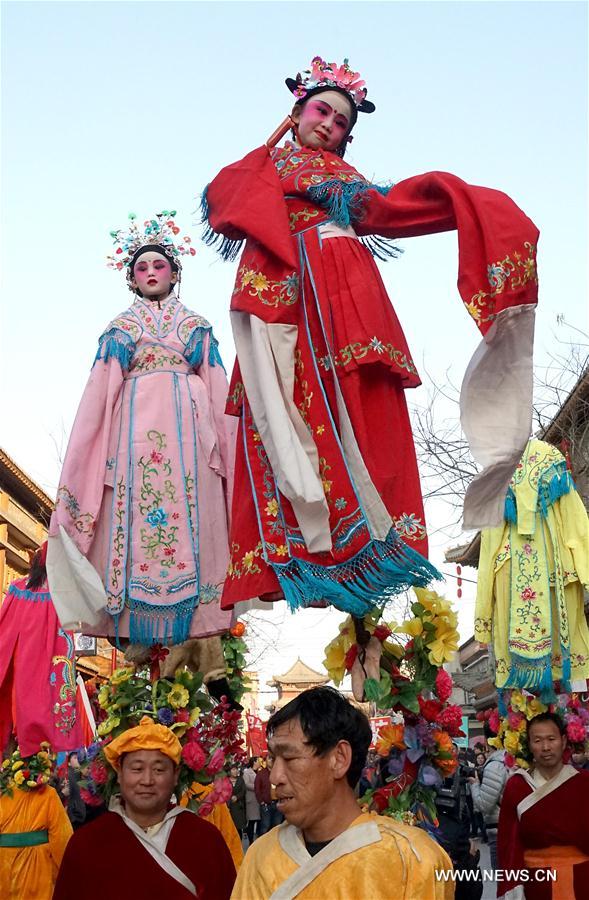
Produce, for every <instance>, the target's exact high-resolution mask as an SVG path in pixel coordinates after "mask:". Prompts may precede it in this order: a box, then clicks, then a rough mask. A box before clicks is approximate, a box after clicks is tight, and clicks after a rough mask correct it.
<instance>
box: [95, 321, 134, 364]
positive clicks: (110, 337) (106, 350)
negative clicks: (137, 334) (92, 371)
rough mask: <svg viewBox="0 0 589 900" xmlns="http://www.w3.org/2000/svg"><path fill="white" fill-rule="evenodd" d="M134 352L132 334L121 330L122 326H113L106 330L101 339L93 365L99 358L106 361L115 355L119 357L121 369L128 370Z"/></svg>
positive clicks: (115, 357)
mask: <svg viewBox="0 0 589 900" xmlns="http://www.w3.org/2000/svg"><path fill="white" fill-rule="evenodd" d="M134 352H135V341H134V340H133V338H132V337H131V335H129V334H127V333H126V332H125V331H121V329H120V328H111V329H109V331H105V332H104V334H103V335H102V336H101V338H100V340H99V343H98V351H97V353H96V356H95V357H94V363H93V365H94V364H96V363H97V362H98V360H99V359H101V360H103V362H105V363H106V362H108V361H109V359H111V358H113V357H114V359H118V361H119V363H120V366H121V369H123V371H127V369H128V368H129V366H130V365H131V360H132V359H133V353H134Z"/></svg>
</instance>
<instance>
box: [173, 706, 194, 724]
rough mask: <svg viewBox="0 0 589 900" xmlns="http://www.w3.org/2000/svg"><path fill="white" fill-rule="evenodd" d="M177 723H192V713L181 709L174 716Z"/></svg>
mask: <svg viewBox="0 0 589 900" xmlns="http://www.w3.org/2000/svg"><path fill="white" fill-rule="evenodd" d="M174 721H175V722H190V713H189V711H188V710H187V709H179V710H177V711H176V715H175V716H174Z"/></svg>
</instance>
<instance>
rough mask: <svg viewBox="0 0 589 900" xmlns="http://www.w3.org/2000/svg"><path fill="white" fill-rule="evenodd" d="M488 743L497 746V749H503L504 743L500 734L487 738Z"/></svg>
mask: <svg viewBox="0 0 589 900" xmlns="http://www.w3.org/2000/svg"><path fill="white" fill-rule="evenodd" d="M487 744H488V745H489V746H490V747H495V749H496V750H503V744H502V742H501V738H500V737H499V736H498V735H497V736H496V737H490V738H487Z"/></svg>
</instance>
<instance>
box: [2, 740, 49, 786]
mask: <svg viewBox="0 0 589 900" xmlns="http://www.w3.org/2000/svg"><path fill="white" fill-rule="evenodd" d="M40 746H41V749H40V750H39V752H38V753H35V754H34V755H33V756H26V757H23V756H21V755H20V750H18V749H16V750H15V751H14V753H13V754H12V755H11V756H9V757H8V758H7V759H5V760H4V761H3V763H2V765H1V766H0V796H1V795H2V794H7V795H8V796H9V797H11V796H12V792H13V791H14V790H15V789H17V790H19V791H36V790H38V789H39V788H42V787H44V786H45V785H46V784H48V782H49V780H50V778H51V776H52V774H53V770H54V767H55V757H54V756H53V754H52V753H51V748H50V746H49V744H48V743H47V742H46V741H43V743H42V744H41V745H40Z"/></svg>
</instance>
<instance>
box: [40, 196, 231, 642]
mask: <svg viewBox="0 0 589 900" xmlns="http://www.w3.org/2000/svg"><path fill="white" fill-rule="evenodd" d="M174 215H175V211H173V212H170V213H169V212H168V211H164V212H162V213H158V214H157V215H156V216H155V217H154V218H153V219H151V220H148V221H146V222H145V223H144V228H143V229H140V227H139V226H138V224H137V222H136V221H135V216H134V215H130V216H129V218H130V220H131V224H130V227H129V229H128V231H126V232H123V231H113V232H111V236H112V237H113V240H114V244H115V247H116V250H115V253H114V256H112V257H109V260H110V261H109V265H110V266H111V267H112V268H115V269H118V270H122V269H124V268H126V277H127V282H128V285H129V288H130V290H132V291H133V292H134V293H135V294H136V295H137V296H136V299H135V302H134V303H133V304H132V305H131V306H130V307H129V309H126V310H125V311H124V312H123V313H121V314H120V315H118V316H117V317H116V318H115V319H113V321H112V322H111V323H110V324H109V325H108V327H107V328H106V330H105V331H104V333H103V334H102V335H101V337H100V339H99V344H98V352H97V354H96V359H95V361H94V365H93V368H92V371H91V374H90V378H89V381H88V384H87V386H86V390H85V392H84V395H83V397H82V400H81V402H80V406H79V409H78V413H77V416H76V419H75V422H74V426H73V430H72V434H71V437H70V441H69V445H68V449H67V454H66V458H65V462H64V466H63V471H62V474H61V478H60V482H59V489H58V492H57V501H56V506H55V511H54V513H53V516H52V518H51V527H50V537H49V553H48V573H49V583H50V585H51V590H52V593H53V596H54V601H55V605H56V608H57V611H58V614H59V616H60V619H61V621H62V622H66V623H75V622H80V623H84V631H85V632H87V633H94V634H103V635H104V634H108V635H115V636H117V637H118V636H121V637H129V638H130V639H131V641H132V642H138V643H142V644H146V645H149V644H153V643H160V642H161V643H163V644H176V643H181V642H182V641H184V640H186V639H187V638H188V637H205V636H209V635H214V634H219V633H221V632H223V631H225V630H226V629H227V628H229V627H230V626H231V614H230V613H229V614H228V613H227V612H224V611H221V609H220V605H219V599H220V596H221V592H222V589H223V582H224V579H225V573H226V570H227V565H228V559H229V544H228V509H229V508H230V500H231V498H230V496H229V493H230V485H231V484H232V475H233V465H234V446H235V429H234V424H233V420H232V419H231V418H230V417H229V416H226V415H225V412H224V406H225V400H226V397H227V377H226V374H225V370H224V368H223V364H222V362H221V357H220V355H219V351H218V344H217V340H216V339H215V337H214V335H213V332H212V328H211V325H210V324H209V323H208V322H207V321H206V319H204V318H202V316H199V315H196V314H195V313H193V312H191V311H190V310H189V309H186V307H185V306H183V305H182V304H181V303H180V300H179V299H178V296H177V295H176V293H175V292H174V290H173V289H172V288H173V285H174V283H175V282H176V281H179V278H180V273H181V264H180V257H181V256H185V255H193V254H194V252H195V251H194V249H193V248H192V246H191V244H190V238H186V237H185V238H183V239H182V240H181V241H179V242H178V244H176V243H175V237H176V235H177V234H178V233H179V229H178V227H177V226H176V225H175V222H174V218H173V217H174ZM144 254H148V255H144ZM162 259H163V260H165V261H167V263H169V266H167V265H166V266H162V265H161V260H162ZM147 260H149V261H154V260H159V266H160V268H163V269H167V272H168V281H167V282H166V283H165V285H164V287H165V292H164V294H163V295H162V294H155V293H153V292H152V293H151V294H150V290H151V289H150V287H148V286H147V284H148V283H147V282H146V284H145V285H143V287H144V290H143V293H142V292H141V291H140V290H139V288H138V287H137V281H136V277H139V275H138V274H137V273H138V272H141V271H143V269H145V267H146V265H147V262H146V261H147ZM153 265H154V266H157V265H158V263H157V262H153ZM138 266H139V268H138ZM170 268H171V270H172V271H171V273H170ZM159 278H160V275H159V273H158V271H157V270H156V269H154V271H153V279H152V281H153V282H156V289H157V283H158V279H159ZM142 284H143V282H142ZM166 292H167V293H166ZM106 613H108V614H109V615H106ZM109 616H110V619H109ZM78 627H79V626H78Z"/></svg>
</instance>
